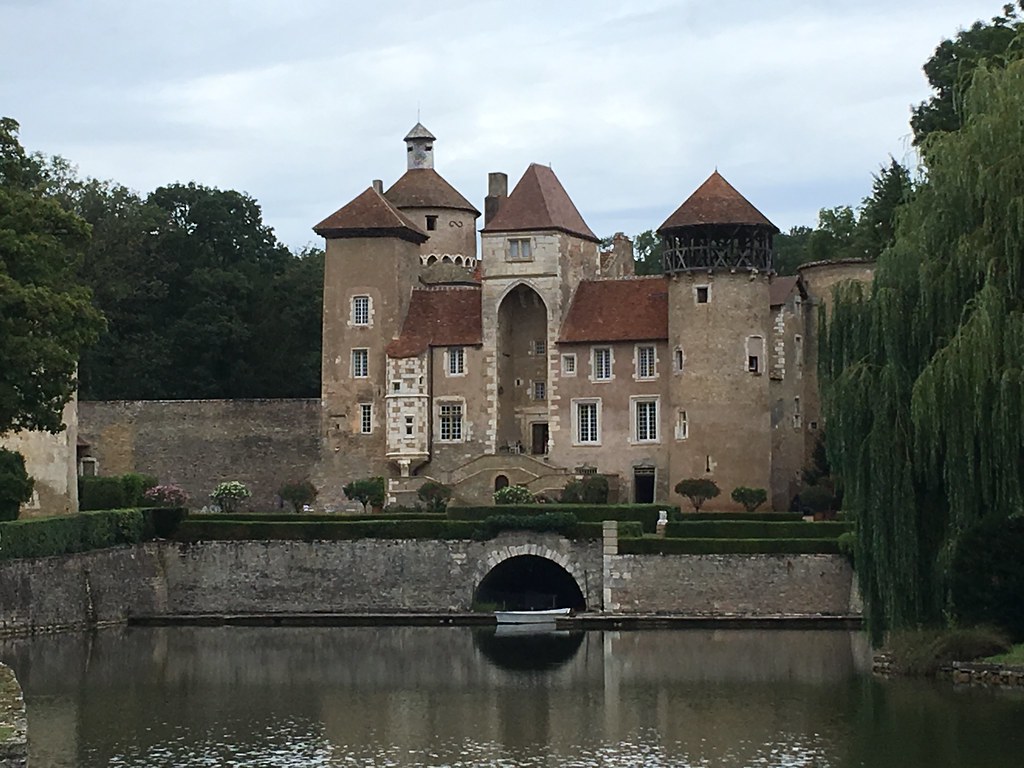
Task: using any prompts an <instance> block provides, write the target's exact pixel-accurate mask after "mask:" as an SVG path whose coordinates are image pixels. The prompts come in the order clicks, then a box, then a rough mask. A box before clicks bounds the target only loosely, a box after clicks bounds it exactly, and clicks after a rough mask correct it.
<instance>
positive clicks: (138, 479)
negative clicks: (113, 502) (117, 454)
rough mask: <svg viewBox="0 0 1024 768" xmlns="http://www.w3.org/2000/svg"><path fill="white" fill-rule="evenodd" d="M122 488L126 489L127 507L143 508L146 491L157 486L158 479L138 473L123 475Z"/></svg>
mask: <svg viewBox="0 0 1024 768" xmlns="http://www.w3.org/2000/svg"><path fill="white" fill-rule="evenodd" d="M119 480H120V481H121V487H122V488H124V504H123V505H122V506H125V507H141V506H142V504H143V500H144V498H145V494H146V491H148V490H149V489H150V488H153V487H155V486H156V478H155V477H153V476H152V475H143V474H140V473H138V472H128V473H127V474H124V475H121V476H120V478H119Z"/></svg>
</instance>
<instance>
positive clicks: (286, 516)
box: [189, 512, 448, 523]
mask: <svg viewBox="0 0 1024 768" xmlns="http://www.w3.org/2000/svg"><path fill="white" fill-rule="evenodd" d="M447 519H448V518H447V517H445V514H444V513H443V512H380V513H370V514H365V513H363V514H358V515H328V514H326V513H324V512H305V513H302V514H295V513H293V512H235V513H228V512H210V513H206V512H203V513H200V514H190V515H189V520H199V521H203V520H210V521H217V522H229V523H245V522H249V521H252V522H257V523H327V522H331V523H350V522H351V523H358V522H363V521H367V520H371V521H372V520H447Z"/></svg>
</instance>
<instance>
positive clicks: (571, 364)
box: [562, 355, 576, 376]
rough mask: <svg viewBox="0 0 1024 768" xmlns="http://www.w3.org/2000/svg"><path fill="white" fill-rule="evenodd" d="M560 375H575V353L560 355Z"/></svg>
mask: <svg viewBox="0 0 1024 768" xmlns="http://www.w3.org/2000/svg"><path fill="white" fill-rule="evenodd" d="M562 375H563V376H575V375H576V355H562Z"/></svg>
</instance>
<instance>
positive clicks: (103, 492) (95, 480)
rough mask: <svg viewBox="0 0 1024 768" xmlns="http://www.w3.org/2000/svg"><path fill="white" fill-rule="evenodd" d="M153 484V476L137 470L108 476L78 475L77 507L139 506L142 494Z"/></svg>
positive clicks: (83, 508) (141, 501)
mask: <svg viewBox="0 0 1024 768" xmlns="http://www.w3.org/2000/svg"><path fill="white" fill-rule="evenodd" d="M154 485H156V478H155V477H152V476H151V475H142V474H139V473H137V472H129V473H128V474H125V475H113V476H110V477H79V478H78V508H79V509H81V510H82V511H83V512H85V511H92V510H102V511H107V510H111V509H127V508H129V507H141V506H143V498H142V497H143V494H144V493H145V492H146V491H147V490H149V489H150V488H152V487H153V486H154Z"/></svg>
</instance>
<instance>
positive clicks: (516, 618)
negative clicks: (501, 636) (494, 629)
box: [494, 608, 570, 624]
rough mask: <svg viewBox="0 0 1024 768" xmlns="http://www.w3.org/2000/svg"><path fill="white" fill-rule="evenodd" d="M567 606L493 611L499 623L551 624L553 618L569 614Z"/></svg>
mask: <svg viewBox="0 0 1024 768" xmlns="http://www.w3.org/2000/svg"><path fill="white" fill-rule="evenodd" d="M569 611H570V609H569V608H551V609H549V610H546V611H495V612H494V617H495V618H496V619H497V620H498V623H499V624H551V623H552V622H554V621H555V619H558V618H563V617H565V616H568V615H569Z"/></svg>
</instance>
